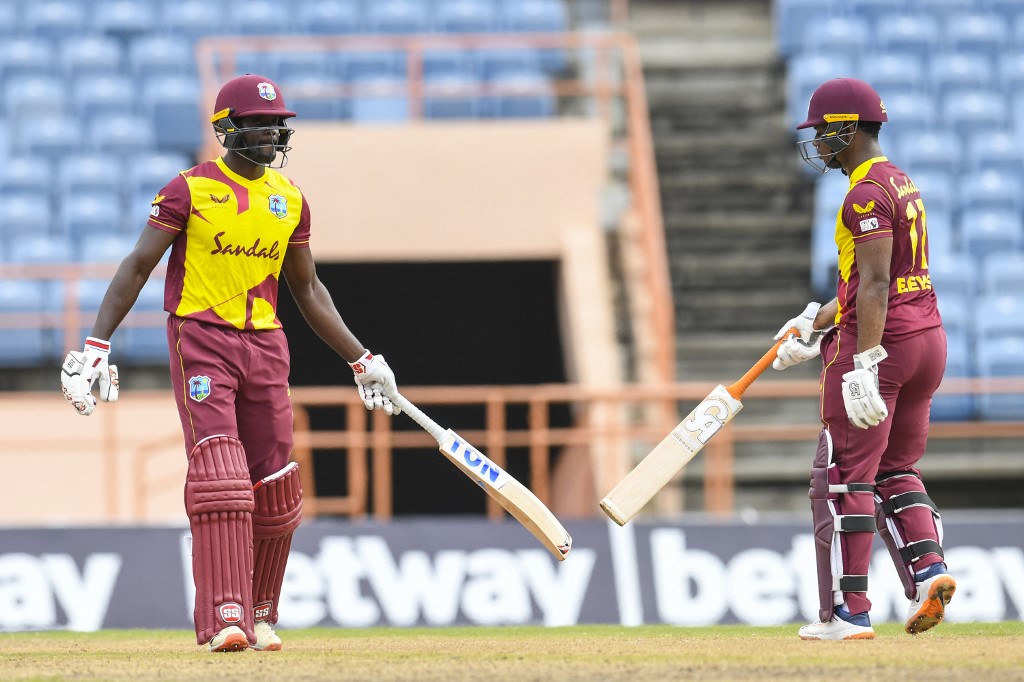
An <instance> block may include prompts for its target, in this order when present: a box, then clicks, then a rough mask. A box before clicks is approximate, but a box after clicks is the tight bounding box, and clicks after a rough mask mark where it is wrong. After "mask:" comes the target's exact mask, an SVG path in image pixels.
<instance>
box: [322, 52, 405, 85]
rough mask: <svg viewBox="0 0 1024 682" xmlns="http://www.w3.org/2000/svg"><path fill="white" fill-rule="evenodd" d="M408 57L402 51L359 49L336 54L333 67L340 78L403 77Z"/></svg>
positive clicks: (357, 79) (348, 79) (356, 79)
mask: <svg viewBox="0 0 1024 682" xmlns="http://www.w3.org/2000/svg"><path fill="white" fill-rule="evenodd" d="M407 63H408V57H407V56H406V54H405V53H404V52H395V51H382V50H365V51H363V50H361V51H353V52H344V53H341V54H339V55H337V56H336V58H335V67H334V68H335V69H336V70H337V73H338V75H339V76H341V78H342V80H346V81H353V82H355V81H360V80H365V79H374V78H385V79H386V78H405V77H406V72H407V68H406V66H407Z"/></svg>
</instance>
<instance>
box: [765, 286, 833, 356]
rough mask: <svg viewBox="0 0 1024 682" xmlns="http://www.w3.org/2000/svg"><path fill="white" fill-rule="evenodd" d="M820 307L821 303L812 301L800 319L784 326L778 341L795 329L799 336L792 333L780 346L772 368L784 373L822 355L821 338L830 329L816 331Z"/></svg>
mask: <svg viewBox="0 0 1024 682" xmlns="http://www.w3.org/2000/svg"><path fill="white" fill-rule="evenodd" d="M820 307H821V304H820V303H814V302H813V301H812V302H811V303H808V304H807V307H806V308H804V311H803V312H802V313H800V315H799V316H798V317H794V318H793V319H792V320H790V321H789V322H787V323H786V324H784V325H782V329H780V330H779V333H778V334H776V335H775V340H776V341H778V340H779V339H781V338H782V337H783V336H785V335H786V333H787V332H788V331H789V330H790V329H794V328H795V329H796V330H797V334H792V333H790V334H789V336H788V338H786V341H785V342H784V343H783V344H782V345H781V346H779V350H778V352H777V353H776V357H775V360H774V361H773V362H772V367H774V368H775V369H777V370H779V371H782V370H784V369H788V368H790V367H792V366H793V365H799V364H800V363H801V362H806V361H807V360H811V359H813V358H816V357H818V355H820V354H821V337H822V336H823V335H824V334H825V332H827V331H828V329H817V330H816V329H815V328H814V318H815V316H817V314H818V308H820Z"/></svg>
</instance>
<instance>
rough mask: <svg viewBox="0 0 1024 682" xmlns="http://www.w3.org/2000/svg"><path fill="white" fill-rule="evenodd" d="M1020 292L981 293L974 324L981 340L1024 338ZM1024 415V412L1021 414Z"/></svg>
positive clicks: (1023, 308)
mask: <svg viewBox="0 0 1024 682" xmlns="http://www.w3.org/2000/svg"><path fill="white" fill-rule="evenodd" d="M1018 293H1019V292H999V293H995V294H981V295H979V296H978V297H977V298H976V300H975V303H974V309H975V314H974V326H975V332H976V338H977V339H978V340H979V341H980V340H981V339H985V340H988V341H991V340H994V339H1002V338H1007V337H1017V338H1024V300H1021V298H1020V296H1019V295H1018ZM1021 416H1022V417H1024V413H1022V414H1021Z"/></svg>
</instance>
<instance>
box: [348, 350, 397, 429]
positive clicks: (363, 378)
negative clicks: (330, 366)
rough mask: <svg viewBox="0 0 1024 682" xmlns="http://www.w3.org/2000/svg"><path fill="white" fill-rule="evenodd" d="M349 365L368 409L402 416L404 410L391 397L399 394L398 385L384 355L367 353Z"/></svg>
mask: <svg viewBox="0 0 1024 682" xmlns="http://www.w3.org/2000/svg"><path fill="white" fill-rule="evenodd" d="M348 364H349V367H351V368H352V373H353V374H354V375H355V380H356V386H357V387H358V389H359V397H360V398H362V399H363V404H364V405H366V409H368V410H384V412H385V413H387V414H390V415H396V414H402V408H400V407H399V406H398V405H395V404H394V403H393V402H392V401H391V396H392V395H395V394H397V393H398V384H397V383H396V382H395V373H394V372H392V371H391V368H390V367H388V363H387V362H385V361H384V356H383V355H374V354H373V353H371V352H370V351H366V352H364V353H363V354H362V356H360V358H359V359H358V360H356V361H355V362H350V363H348Z"/></svg>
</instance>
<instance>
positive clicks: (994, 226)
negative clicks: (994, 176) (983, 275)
mask: <svg viewBox="0 0 1024 682" xmlns="http://www.w3.org/2000/svg"><path fill="white" fill-rule="evenodd" d="M960 231H961V236H962V238H963V243H964V251H966V252H967V253H968V254H969V255H970V256H972V257H973V258H974V259H975V261H976V262H977V265H978V266H980V265H981V263H982V261H983V260H984V259H986V258H988V257H989V256H991V255H992V254H995V253H1000V252H1002V251H1007V250H1010V251H1012V250H1019V249H1020V248H1021V246H1022V245H1024V224H1022V222H1021V216H1020V212H1019V211H1016V210H1006V209H1002V210H1000V209H980V210H969V211H965V212H964V213H963V214H962V218H961V221H960ZM976 267H977V266H976Z"/></svg>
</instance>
